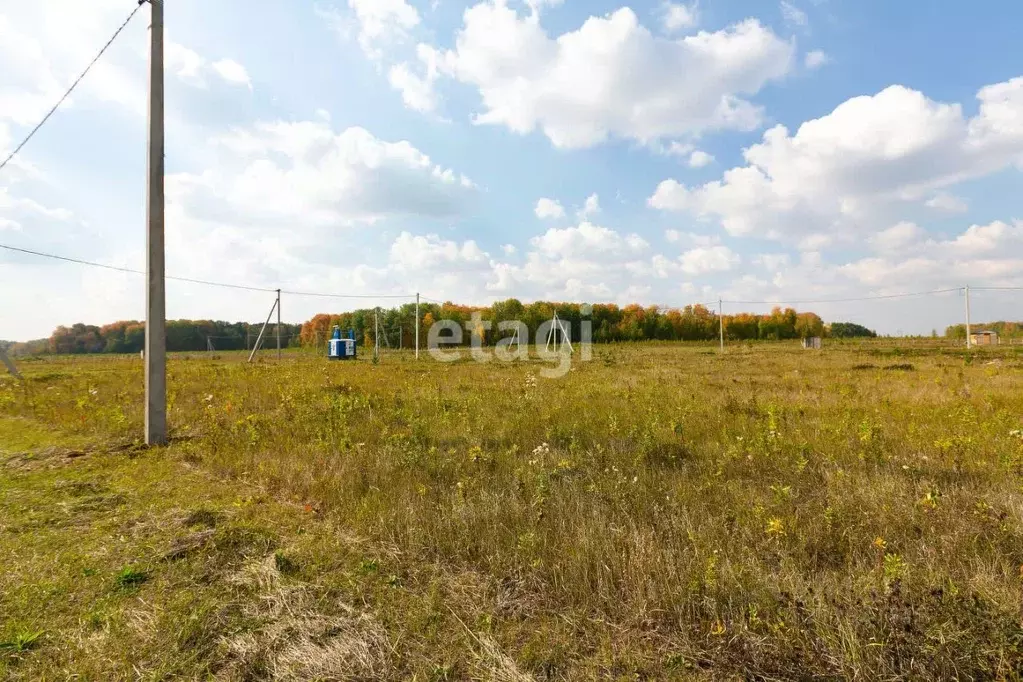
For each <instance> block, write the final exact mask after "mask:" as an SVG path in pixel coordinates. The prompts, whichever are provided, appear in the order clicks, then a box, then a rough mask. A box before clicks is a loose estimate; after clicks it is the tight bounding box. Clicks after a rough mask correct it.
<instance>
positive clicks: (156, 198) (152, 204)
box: [145, 0, 167, 445]
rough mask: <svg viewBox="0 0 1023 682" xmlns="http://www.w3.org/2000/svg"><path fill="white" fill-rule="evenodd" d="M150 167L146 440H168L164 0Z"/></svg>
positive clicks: (152, 40)
mask: <svg viewBox="0 0 1023 682" xmlns="http://www.w3.org/2000/svg"><path fill="white" fill-rule="evenodd" d="M149 7H150V10H151V12H152V24H151V25H150V27H149V148H148V152H147V162H146V165H147V166H148V169H147V173H146V223H147V229H146V341H145V364H146V445H164V444H165V443H166V442H167V299H166V291H165V289H164V284H165V280H164V246H163V241H164V240H163V0H149Z"/></svg>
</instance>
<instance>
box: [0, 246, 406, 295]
mask: <svg viewBox="0 0 1023 682" xmlns="http://www.w3.org/2000/svg"><path fill="white" fill-rule="evenodd" d="M0 249H7V250H8V251H16V252H18V253H25V254H29V255H31V256H39V257H41V258H52V259H53V260H59V261H64V262H67V263H76V264H78V265H88V266H90V267H94V268H103V269H104V270H113V271H115V272H127V273H129V274H133V275H144V274H146V273H145V272H143V271H142V270H135V269H133V268H124V267H120V266H117V265H108V264H106V263H96V262H94V261H88V260H82V259H80V258H69V257H67V256H58V255H56V254H52V253H44V252H42V251H33V250H31V249H23V248H20V247H17V246H10V245H8V244H0ZM167 279H172V280H175V281H178V282H190V283H191V284H204V285H206V286H211V287H222V288H225V289H241V290H244V291H259V292H263V293H273V294H275V293H277V289H275V288H270V287H254V286H248V285H245V284H231V283H228V282H213V281H211V280H206V279H195V278H192V277H175V276H173V275H167ZM281 293H282V294H288V295H289V296H317V297H324V298H360V299H364V298H415V295H414V294H413V295H405V294H327V293H313V292H305V291H288V290H285V289H281Z"/></svg>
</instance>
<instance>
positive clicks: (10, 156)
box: [0, 2, 143, 170]
mask: <svg viewBox="0 0 1023 682" xmlns="http://www.w3.org/2000/svg"><path fill="white" fill-rule="evenodd" d="M142 4H143V3H142V2H139V3H138V4H137V5H135V9H133V10H132V11H131V13H130V14H129V15H128V18H127V19H125V20H124V22H123V23H122V24H121V25H120V26H118V27H117V30H116V31H114V35H112V36H110V40H108V41H107V42H106V44H105V45H104V46H103V47H102V48H101V49H100V51H99V52H98V53H96V56H95V57H93V58H92V61H91V62H89V65H88V66H86V67H85V70H84V71H82V73H80V74H79V75H78V78H76V79H75V80H74V82H73V83H72V84H71V87H69V88H68V89H67V90H66V91H65V92H64V94H63V95H61V96H60V99H58V100H57V102H56V104H54V105H53V107H52V108H51V109H50V110H49V111H48V112H46V115H45V116H43V118H42V120H40V121H39V123H37V124H36V125H35V127H34V128H32V130H30V131H29V132H28V135H26V136H25V138H24V139H23V140H22V141H21V142H20V143H19V144H18V146H17V147H15V148H14V150H13V151H12V152H11V153H10V154H8V155H7V158H5V159H4V160H3V162H2V163H0V170H3V169H4V167H5V166H6V165H7V164H8V163H10V161H11V159H13V158H14V157H15V156H17V155H18V152H20V151H21V149H22V147H24V146H25V145H26V144H28V141H29V140H31V139H32V138H33V137H34V136H35V134H36V133H37V132H39V129H40V128H42V127H43V126H44V125H45V124H46V122H47V121H48V120H50V117H51V116H53V114H54V112H56V111H57V109H59V108H60V105H61V104H63V103H64V100H66V99H67V98H68V96H69V95H71V92H72V91H73V90H74V89H75V88H76V87H78V84H79V83H81V82H82V79H83V78H85V74H87V73H89V71H90V70H91V69H92V67H93V66H95V65H96V62H98V61H99V60H100V57H102V56H103V54H104V53H105V52H106V51H107V49H108V48H109V47H110V46H111V45H112V44H113V42H114V41H115V40H116V39H117V36H119V35H121V31H123V30H124V29H125V27H126V26H127V25H128V23H129V22H130V21H131V20H132V18H133V17H134V16H135V14H136V13H137V12H138V11H139V9H140V8H141V7H142Z"/></svg>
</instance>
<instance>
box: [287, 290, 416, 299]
mask: <svg viewBox="0 0 1023 682" xmlns="http://www.w3.org/2000/svg"><path fill="white" fill-rule="evenodd" d="M273 291H276V289H273ZM281 293H282V294H288V295H289V296H314V297H318V298H415V297H416V295H415V294H325V293H317V292H311V291H288V290H286V289H281Z"/></svg>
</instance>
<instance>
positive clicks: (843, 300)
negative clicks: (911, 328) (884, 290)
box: [721, 287, 963, 305]
mask: <svg viewBox="0 0 1023 682" xmlns="http://www.w3.org/2000/svg"><path fill="white" fill-rule="evenodd" d="M962 290H963V289H962V287H955V288H954V289H934V290H932V291H914V292H911V293H906V294H881V295H878V296H858V297H855V298H821V299H816V300H801V301H726V300H722V301H721V302H722V303H731V304H737V305H781V304H786V305H804V304H808V303H853V302H856V301H879V300H883V299H892V298H909V297H912V296H930V295H933V294H948V293H951V292H953V291H962Z"/></svg>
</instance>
